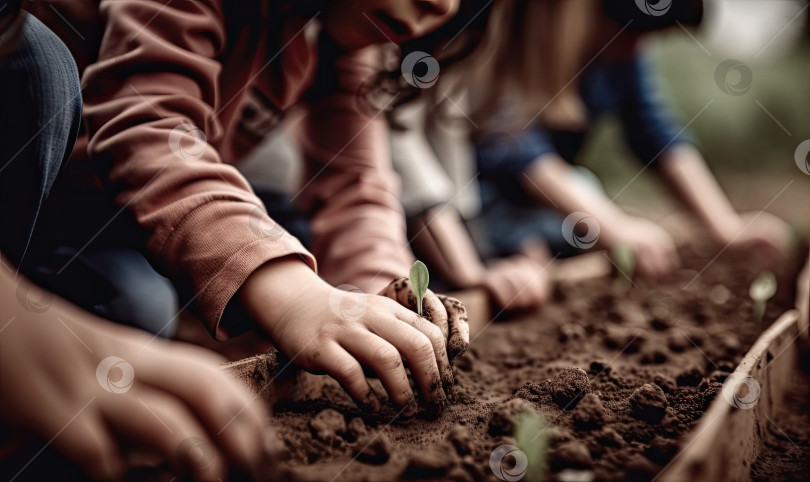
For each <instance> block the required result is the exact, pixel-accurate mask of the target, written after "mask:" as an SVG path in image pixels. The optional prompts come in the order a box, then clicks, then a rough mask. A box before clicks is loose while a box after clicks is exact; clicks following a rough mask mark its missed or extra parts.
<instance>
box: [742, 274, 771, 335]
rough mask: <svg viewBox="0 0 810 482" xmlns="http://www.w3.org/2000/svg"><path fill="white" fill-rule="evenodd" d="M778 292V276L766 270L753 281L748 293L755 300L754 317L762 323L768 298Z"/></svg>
mask: <svg viewBox="0 0 810 482" xmlns="http://www.w3.org/2000/svg"><path fill="white" fill-rule="evenodd" d="M775 294H776V276H775V275H774V274H773V273H772V272H770V271H764V272H762V273H760V275H759V276H757V278H756V279H755V280H754V282H753V283H751V286H750V287H749V288H748V295H749V296H750V297H751V299H752V300H754V319H755V320H757V321H758V322H760V323H762V318H763V317H764V316H765V307H766V306H767V303H768V300H769V299H771V298H772V297H773V295H775Z"/></svg>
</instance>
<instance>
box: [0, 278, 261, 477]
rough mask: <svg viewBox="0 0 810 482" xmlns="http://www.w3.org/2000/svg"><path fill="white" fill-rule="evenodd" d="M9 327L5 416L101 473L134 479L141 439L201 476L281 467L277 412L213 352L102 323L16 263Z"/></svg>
mask: <svg viewBox="0 0 810 482" xmlns="http://www.w3.org/2000/svg"><path fill="white" fill-rule="evenodd" d="M0 332H2V335H0V359H2V363H0V394H2V395H1V396H0V423H2V425H4V426H6V427H10V428H13V429H15V430H16V431H19V432H16V433H20V432H21V433H22V434H25V435H30V436H34V437H36V438H37V439H39V440H41V441H43V442H44V441H50V442H49V443H52V445H53V448H54V449H55V450H56V451H57V452H58V453H60V454H61V455H62V456H64V457H66V458H67V459H69V460H70V461H72V462H74V463H75V464H77V465H78V466H79V467H80V468H81V469H83V470H84V471H86V473H87V475H88V476H89V477H92V478H93V479H98V480H123V478H124V477H123V476H124V471H125V470H126V468H127V466H126V456H127V453H125V452H123V451H122V450H123V449H125V448H126V447H132V446H139V447H143V448H145V449H146V450H149V451H150V452H149V453H152V452H154V453H157V454H159V455H160V456H161V457H162V458H163V459H164V460H166V461H167V462H168V463H169V465H170V466H171V467H172V468H173V469H174V470H176V471H177V472H178V473H177V474H176V475H183V474H189V475H191V476H192V477H193V478H194V479H195V480H218V479H220V478H224V477H226V475H227V473H228V466H229V465H233V466H236V467H238V468H239V469H240V470H242V471H243V473H244V474H246V475H248V476H250V477H259V478H261V477H263V475H264V474H266V473H267V471H268V470H272V463H273V455H274V452H275V450H274V449H273V444H272V443H270V442H271V437H274V435H273V433H272V429H271V428H270V427H269V426H268V425H267V414H266V413H265V409H264V408H262V407H261V406H260V404H258V403H256V400H255V397H251V396H250V395H249V394H248V393H247V391H246V390H245V388H244V387H242V386H241V385H240V384H239V383H238V382H236V381H235V380H233V379H231V378H229V377H227V376H226V375H225V372H224V371H223V370H222V369H221V368H219V366H218V365H220V364H221V363H222V361H223V360H220V359H219V357H218V356H216V355H214V354H213V353H211V352H208V351H207V350H203V349H201V348H197V347H193V346H190V345H186V344H181V343H175V342H168V341H163V340H159V339H158V340H155V339H153V337H151V336H149V335H147V334H145V333H143V332H140V331H138V330H134V329H132V328H128V327H125V326H121V325H117V324H114V323H112V322H108V321H105V320H101V319H98V318H96V317H94V316H92V315H90V314H89V313H86V312H84V311H82V310H80V309H79V308H77V307H75V306H73V305H71V304H69V303H67V302H65V301H64V300H62V299H59V298H56V297H54V296H53V295H51V294H49V293H46V292H45V291H44V290H42V289H40V288H38V287H36V286H34V285H33V284H31V283H29V282H28V281H27V280H23V279H20V278H18V279H16V280H15V279H13V278H12V277H11V275H10V274H9V273H8V272H7V271H6V269H5V265H3V267H0ZM109 357H113V358H109ZM116 357H117V358H116ZM116 371H117V372H118V375H117V376H116V374H115V372H116ZM12 433H13V432H12ZM196 441H199V442H196ZM199 444H203V445H199ZM195 445H198V446H197V449H200V448H202V449H203V452H204V453H206V454H207V456H208V457H209V458H207V459H206V460H204V462H205V463H204V464H199V463H196V462H198V461H197V460H195V459H194V458H193V457H194V454H193V453H192V451H193V449H194V448H195ZM6 455H8V454H6ZM28 457H30V455H29V456H28Z"/></svg>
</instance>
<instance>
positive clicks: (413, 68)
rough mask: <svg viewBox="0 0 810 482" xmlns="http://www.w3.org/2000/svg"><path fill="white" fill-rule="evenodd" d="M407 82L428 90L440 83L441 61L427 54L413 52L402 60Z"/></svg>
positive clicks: (403, 73)
mask: <svg viewBox="0 0 810 482" xmlns="http://www.w3.org/2000/svg"><path fill="white" fill-rule="evenodd" d="M401 67H402V76H403V77H405V82H407V83H409V84H410V85H411V86H413V87H416V88H418V89H427V88H430V87H433V86H434V85H436V82H438V81H439V70H440V69H439V61H438V60H436V59H435V58H433V57H432V56H431V55H430V54H426V53H425V52H419V51H416V52H411V53H409V54H408V55H406V56H405V58H404V59H402V66H401Z"/></svg>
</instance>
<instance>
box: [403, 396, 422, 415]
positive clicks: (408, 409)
mask: <svg viewBox="0 0 810 482" xmlns="http://www.w3.org/2000/svg"><path fill="white" fill-rule="evenodd" d="M418 409H419V407H418V406H417V405H416V399H415V398H410V399H409V400H408V402H407V403H406V404H405V408H403V409H402V415H404V416H405V417H413V416H414V415H415V414H416V412H417V410H418Z"/></svg>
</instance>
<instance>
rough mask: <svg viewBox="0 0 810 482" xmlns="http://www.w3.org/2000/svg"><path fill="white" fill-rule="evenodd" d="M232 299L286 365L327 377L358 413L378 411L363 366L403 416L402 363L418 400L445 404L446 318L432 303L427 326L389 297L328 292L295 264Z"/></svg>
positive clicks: (277, 264) (412, 402)
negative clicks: (284, 357)
mask: <svg viewBox="0 0 810 482" xmlns="http://www.w3.org/2000/svg"><path fill="white" fill-rule="evenodd" d="M239 297H240V300H241V302H242V305H243V306H244V307H245V309H246V310H247V311H248V313H249V314H250V315H251V316H252V317H253V319H254V320H256V322H257V323H258V324H259V326H260V327H261V328H262V329H264V330H265V331H266V332H267V333H268V334H269V335H270V337H271V338H272V340H273V343H274V344H275V345H276V347H277V348H278V349H279V350H281V351H282V352H283V353H284V354H286V355H287V356H288V357H289V358H290V359H291V360H292V361H293V363H295V364H296V365H297V366H299V367H301V368H303V369H304V370H307V371H310V372H314V373H326V374H328V375H330V376H332V377H333V378H335V379H336V380H337V381H338V382H339V383H340V384H341V385H342V386H343V388H344V389H345V390H346V392H347V393H348V394H349V395H350V396H351V397H352V398H353V399H354V401H355V403H357V405H358V406H359V407H361V408H363V409H365V410H370V411H379V409H380V405H381V402H380V399H379V397H378V395H377V393H376V392H375V391H374V389H373V388H372V387H371V385H370V384H369V383H368V380H367V379H366V376H365V374H364V372H363V366H366V367H368V368H370V369H371V370H373V371H374V373H375V374H376V375H377V376H378V377H379V379H380V381H381V382H382V384H383V386H384V387H385V390H386V391H387V392H388V395H389V397H390V399H391V401H392V402H393V403H394V404H395V405H397V406H399V407H401V408H402V413H403V414H404V415H405V416H411V415H413V414H415V413H416V411H417V408H418V407H417V404H416V398H415V397H414V394H413V391H412V390H411V387H410V383H409V381H408V374H407V373H406V371H405V367H404V365H403V363H402V359H403V358H404V359H405V362H406V363H407V364H408V367H409V368H410V370H411V374H412V375H413V378H414V381H415V382H416V386H417V387H418V388H419V391H420V392H421V393H422V395H423V397H424V399H425V400H427V401H428V402H431V403H433V404H435V405H439V406H440V405H442V404H444V403H445V402H446V400H447V396H446V394H445V391H444V390H445V387H446V388H447V389H449V388H450V387H452V385H453V372H452V370H451V367H450V361H449V358H448V356H447V333H446V332H445V331H443V328H442V324H443V325H444V327H445V328H444V329H446V327H447V325H448V315H447V313H448V310H447V309H446V308H445V304H444V302H442V301H441V300H440V299H439V298H438V297H436V296H435V295H431V297H430V298H428V299H426V300H425V307H426V308H427V309H428V310H429V312H430V313H433V316H434V317H435V318H434V321H435V322H436V323H435V324H434V323H431V322H430V321H429V320H427V319H425V318H422V317H420V316H418V315H417V314H416V313H414V312H413V311H411V310H408V309H406V308H404V307H403V306H400V304H398V303H396V302H394V301H393V300H392V299H389V298H388V297H384V296H379V295H368V294H365V293H362V292H360V290H357V291H343V290H340V289H337V288H334V287H332V286H330V285H329V284H327V283H326V282H325V281H323V280H322V279H321V278H319V277H318V276H317V275H316V274H315V273H314V272H313V271H312V270H311V269H309V268H308V267H307V266H306V265H305V264H304V263H302V262H301V261H299V260H297V259H283V260H277V261H273V262H271V263H268V264H266V265H265V266H263V267H262V268H259V269H258V270H256V271H255V272H254V273H253V274H252V275H251V276H250V277H249V278H248V280H247V281H246V282H245V284H244V285H243V286H242V290H241V291H240V294H239ZM448 300H449V299H448ZM447 302H448V303H450V304H451V305H452V301H447ZM414 306H415V305H414ZM440 307H441V308H440ZM454 313H455V312H454ZM442 320H443V321H442ZM466 340H467V339H464V341H465V342H466Z"/></svg>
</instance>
